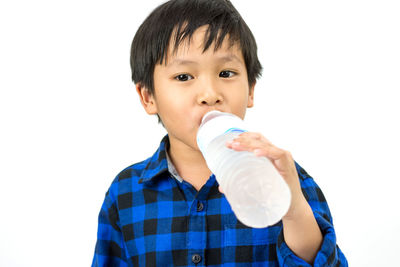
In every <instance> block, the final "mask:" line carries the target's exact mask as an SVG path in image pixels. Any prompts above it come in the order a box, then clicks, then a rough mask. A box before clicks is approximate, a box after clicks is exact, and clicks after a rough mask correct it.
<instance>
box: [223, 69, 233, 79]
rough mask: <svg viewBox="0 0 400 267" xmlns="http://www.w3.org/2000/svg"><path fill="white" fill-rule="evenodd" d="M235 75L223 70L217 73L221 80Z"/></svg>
mask: <svg viewBox="0 0 400 267" xmlns="http://www.w3.org/2000/svg"><path fill="white" fill-rule="evenodd" d="M235 74H236V73H235V72H233V71H230V70H223V71H221V72H220V73H219V77H223V78H230V77H232V76H233V75H235Z"/></svg>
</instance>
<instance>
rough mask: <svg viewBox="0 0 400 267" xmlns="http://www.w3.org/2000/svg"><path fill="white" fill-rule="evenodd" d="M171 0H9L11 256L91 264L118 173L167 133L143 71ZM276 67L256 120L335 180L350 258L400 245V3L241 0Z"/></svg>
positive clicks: (6, 197)
mask: <svg viewBox="0 0 400 267" xmlns="http://www.w3.org/2000/svg"><path fill="white" fill-rule="evenodd" d="M162 2H163V1H159V0H152V1H149V0H147V1H128V0H120V1H104V0H96V1H94V0H70V1H54V0H52V1H50V0H48V1H44V0H36V1H27V0H25V1H23V0H20V1H2V2H1V4H0V40H1V41H0V89H1V93H0V120H1V121H0V125H1V130H0V135H1V138H0V157H1V158H0V178H1V180H0V190H1V191H0V207H1V213H0V218H1V219H0V266H89V265H90V263H91V260H92V257H93V253H94V247H95V242H96V232H97V216H98V213H99V211H100V207H101V204H102V201H103V198H104V195H105V192H106V190H107V189H108V187H109V185H110V184H111V181H112V180H113V178H114V177H115V175H116V174H117V173H118V172H119V171H121V170H122V169H123V168H125V167H127V166H129V165H131V164H133V163H135V162H138V161H141V160H144V159H146V158H147V157H149V156H151V155H152V154H153V153H154V152H155V150H156V149H157V147H158V145H159V142H160V141H161V138H162V137H163V136H164V135H165V134H166V132H165V130H164V129H163V128H162V127H161V125H158V124H157V118H156V117H155V116H149V115H147V113H145V111H144V109H143V108H142V106H141V104H140V101H139V98H138V96H137V94H136V92H135V89H134V86H133V84H132V82H131V80H130V67H129V55H130V44H131V41H132V39H133V36H134V34H135V32H136V30H137V28H138V27H139V25H140V24H141V23H142V21H143V20H144V19H145V17H146V16H147V15H148V14H149V13H150V12H151V10H153V9H154V8H155V7H156V6H157V5H158V4H160V3H162ZM233 3H234V5H235V6H236V8H237V9H238V10H239V12H240V13H241V14H242V16H243V18H244V19H245V21H246V22H247V24H248V25H249V27H250V28H251V29H252V31H253V34H254V35H255V37H256V40H257V42H258V47H259V58H260V61H261V63H262V65H263V67H264V71H263V77H262V78H261V79H260V80H259V81H258V84H257V86H256V91H255V106H254V108H252V109H249V110H248V113H247V115H246V120H247V121H248V122H249V123H251V124H253V125H254V127H255V130H257V131H260V132H262V133H263V134H264V135H265V136H266V137H267V138H268V139H270V140H271V141H272V142H273V143H274V144H276V145H277V146H279V147H281V148H284V149H286V150H289V151H291V152H292V154H293V156H294V159H295V160H296V161H297V162H298V163H299V164H300V165H301V166H303V167H304V168H305V169H306V171H307V172H308V173H309V174H310V175H311V176H312V177H314V179H315V180H316V181H317V183H318V184H319V185H320V187H321V188H322V190H323V192H324V194H325V196H326V198H327V200H328V203H329V205H330V208H331V212H332V214H333V219H334V225H335V229H336V233H337V242H338V244H339V246H340V248H341V249H342V250H343V252H344V253H345V255H346V257H347V259H348V261H349V263H350V266H363V267H364V266H394V265H396V264H398V263H396V262H397V261H398V256H397V254H398V251H399V249H400V246H399V243H398V240H399V239H400V234H399V231H400V230H399V227H400V223H399V217H400V216H399V214H398V211H399V208H398V207H397V206H398V203H400V202H399V197H398V188H397V185H398V180H399V178H400V174H399V153H398V151H399V149H400V141H399V137H400V127H399V114H400V107H399V90H400V78H399V76H400V75H399V74H400V52H399V51H400V49H399V47H400V34H399V33H400V29H399V28H400V26H399V25H400V16H399V14H400V8H399V4H398V1H385V0H379V1H378V0H376V1H365V0H364V1H355V0H345V1H344V0H342V1H261V0H260V1H239V0H233Z"/></svg>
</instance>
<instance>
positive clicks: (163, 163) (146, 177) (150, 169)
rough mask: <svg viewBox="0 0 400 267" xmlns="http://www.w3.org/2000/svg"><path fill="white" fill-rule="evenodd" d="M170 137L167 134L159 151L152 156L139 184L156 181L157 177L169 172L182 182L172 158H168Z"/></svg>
mask: <svg viewBox="0 0 400 267" xmlns="http://www.w3.org/2000/svg"><path fill="white" fill-rule="evenodd" d="M169 146H170V143H169V137H168V134H166V135H165V136H164V137H163V138H162V140H161V142H160V146H159V147H158V149H157V151H156V152H155V153H154V154H153V156H151V157H150V158H149V160H148V163H147V165H146V167H145V168H144V170H143V172H142V177H141V179H140V180H139V183H147V182H150V181H153V180H155V178H156V177H158V176H161V175H162V174H163V173H165V172H169V173H171V174H172V176H174V178H175V179H177V180H178V181H179V182H182V181H183V179H182V178H181V177H180V176H179V174H178V172H177V171H176V169H175V166H174V164H173V163H172V161H171V159H170V157H169V156H168V152H167V151H168V149H169Z"/></svg>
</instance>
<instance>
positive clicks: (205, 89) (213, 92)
mask: <svg viewBox="0 0 400 267" xmlns="http://www.w3.org/2000/svg"><path fill="white" fill-rule="evenodd" d="M201 86H202V87H201V88H200V93H199V94H198V99H197V103H198V104H199V105H208V106H213V105H215V104H221V103H222V101H223V97H222V94H221V92H220V91H219V90H218V88H217V85H216V84H215V83H213V82H212V81H210V80H209V81H207V82H204V83H202V85H201Z"/></svg>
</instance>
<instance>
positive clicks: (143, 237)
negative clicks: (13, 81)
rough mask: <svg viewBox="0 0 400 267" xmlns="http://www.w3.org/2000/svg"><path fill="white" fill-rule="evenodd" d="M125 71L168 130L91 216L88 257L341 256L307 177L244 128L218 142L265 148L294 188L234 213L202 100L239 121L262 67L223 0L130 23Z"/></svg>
mask: <svg viewBox="0 0 400 267" xmlns="http://www.w3.org/2000/svg"><path fill="white" fill-rule="evenodd" d="M131 68H132V79H133V81H134V82H135V84H136V90H137V93H138V95H139V97H140V100H141V103H142V105H143V107H144V108H145V110H146V112H147V113H148V114H151V115H153V114H156V115H157V116H158V120H159V122H161V123H162V125H163V127H164V128H165V129H166V130H167V132H168V134H167V135H166V136H165V137H164V138H163V139H162V141H161V143H160V147H159V148H158V150H157V151H156V152H155V154H154V155H153V156H152V157H150V158H148V159H146V160H144V161H142V162H139V163H136V164H134V165H132V166H130V167H127V168H126V169H124V170H123V171H122V172H121V173H119V174H118V176H117V177H116V178H115V180H114V181H113V183H112V185H111V187H110V188H109V190H108V192H107V194H106V197H105V201H104V203H103V206H102V209H101V211H100V215H99V228H98V240H97V244H96V250H95V256H94V259H93V264H92V266H189V265H197V266H221V265H227V266H250V265H251V266H253V265H257V266H311V265H313V266H347V261H346V259H345V257H344V255H343V254H342V252H341V251H340V249H339V247H338V246H337V245H336V237H335V232H334V228H333V225H332V218H331V214H330V211H329V208H328V205H327V203H326V201H325V198H324V196H323V194H322V192H321V190H320V189H319V187H318V186H317V185H316V184H315V182H314V180H313V179H312V178H311V177H310V176H309V175H308V174H307V173H306V171H305V170H304V169H302V167H301V166H300V165H298V164H297V163H296V162H295V161H294V160H293V159H292V157H291V154H290V153H289V152H288V151H285V150H283V149H280V148H278V147H276V146H274V145H273V144H272V143H271V142H269V141H268V140H267V139H266V138H265V137H264V136H263V135H262V134H260V133H252V132H246V133H243V134H241V135H240V136H238V137H237V138H236V139H235V140H234V141H235V142H228V143H227V144H226V146H227V147H228V148H230V149H234V150H237V151H250V152H254V153H255V154H256V155H257V156H260V157H267V158H269V159H270V160H271V161H272V163H273V164H274V166H275V167H276V168H277V170H278V171H279V172H280V174H281V175H282V177H283V178H284V179H285V181H286V182H287V184H288V185H289V187H290V190H291V194H292V202H291V205H290V208H289V211H288V212H287V214H286V215H285V216H284V217H283V218H282V220H281V221H280V222H279V223H277V224H275V225H273V226H270V227H267V228H262V229H252V228H249V227H247V226H245V225H243V224H242V223H240V222H239V221H238V220H237V219H236V217H235V215H234V214H233V212H232V210H231V208H230V205H229V203H228V202H227V200H226V198H225V196H224V194H223V193H222V192H220V191H219V189H218V183H217V181H216V178H215V175H214V174H213V173H212V172H211V171H210V170H209V169H208V167H207V165H206V162H205V160H204V158H203V156H202V154H201V152H200V150H199V148H198V147H197V143H196V134H197V130H198V128H199V125H200V121H201V118H202V116H203V115H204V114H205V113H207V112H208V111H210V110H219V111H223V112H229V113H233V114H235V115H237V116H239V117H240V118H242V119H244V117H245V113H246V109H247V108H250V107H252V106H253V100H254V87H255V84H256V78H258V77H259V76H260V73H261V65H260V63H259V61H258V58H257V46H256V43H255V39H254V37H253V35H252V33H251V31H250V29H249V28H248V27H247V25H246V24H245V22H244V21H243V19H242V18H241V17H240V15H239V13H238V12H237V11H236V9H235V8H234V7H233V6H232V4H231V3H230V2H229V1H228V0H172V1H168V2H166V3H164V4H162V5H160V6H159V7H158V8H156V9H155V10H154V11H153V12H152V13H151V14H150V15H149V16H148V17H147V18H146V20H145V21H144V22H143V24H142V25H141V26H140V28H139V29H138V31H137V33H136V35H135V37H134V40H133V42H132V50H131Z"/></svg>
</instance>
